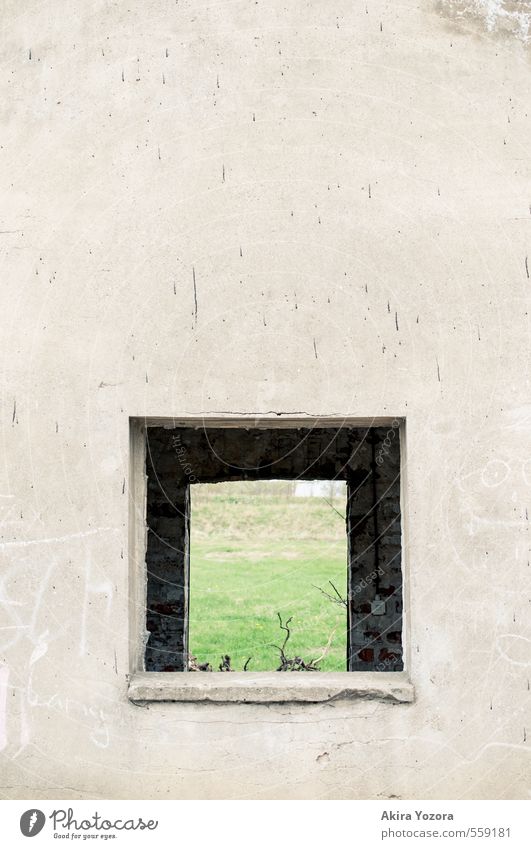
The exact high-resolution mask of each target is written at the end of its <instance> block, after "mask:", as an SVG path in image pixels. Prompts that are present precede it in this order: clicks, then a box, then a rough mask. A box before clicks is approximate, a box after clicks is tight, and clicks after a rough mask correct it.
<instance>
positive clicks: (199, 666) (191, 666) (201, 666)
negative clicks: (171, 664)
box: [188, 654, 212, 672]
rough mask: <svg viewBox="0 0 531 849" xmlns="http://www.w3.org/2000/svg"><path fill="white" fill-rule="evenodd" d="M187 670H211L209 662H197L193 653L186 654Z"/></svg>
mask: <svg viewBox="0 0 531 849" xmlns="http://www.w3.org/2000/svg"><path fill="white" fill-rule="evenodd" d="M188 672H212V667H211V665H210V663H208V662H207V663H198V662H197V657H196V656H195V655H193V654H189V655H188Z"/></svg>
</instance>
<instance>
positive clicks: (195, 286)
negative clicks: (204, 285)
mask: <svg viewBox="0 0 531 849" xmlns="http://www.w3.org/2000/svg"><path fill="white" fill-rule="evenodd" d="M192 278H193V281H194V327H197V285H196V282H195V268H194V266H192Z"/></svg>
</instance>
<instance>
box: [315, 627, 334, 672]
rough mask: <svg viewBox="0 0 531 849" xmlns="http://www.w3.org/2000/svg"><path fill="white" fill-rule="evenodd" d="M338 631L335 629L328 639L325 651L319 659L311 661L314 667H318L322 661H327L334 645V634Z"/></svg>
mask: <svg viewBox="0 0 531 849" xmlns="http://www.w3.org/2000/svg"><path fill="white" fill-rule="evenodd" d="M336 631H337V628H334V629H333V631H332V633H331V634H330V636H329V637H328V642H327V644H326V646H325V647H324V649H323V653H322V654H321V655H320V656H319V657H317V658H316V659H315V660H312V661H311V664H312V666H317V664H318V663H320V662H321V661H322V660H324V659H325V657H326V655H327V654H328V652H329V651H330V646H331V645H332V640H333V639H334V634H335V633H336Z"/></svg>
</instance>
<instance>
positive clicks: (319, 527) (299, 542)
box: [189, 484, 347, 671]
mask: <svg viewBox="0 0 531 849" xmlns="http://www.w3.org/2000/svg"><path fill="white" fill-rule="evenodd" d="M262 489H263V488H262ZM270 491H271V490H270ZM248 492H249V489H247V490H246V488H245V485H244V484H213V485H202V486H195V487H192V514H191V517H192V520H191V564H190V588H191V591H190V641H189V645H190V652H191V654H193V655H195V656H196V657H197V658H198V661H199V662H201V663H203V662H205V661H209V662H210V663H211V664H212V666H213V668H214V669H216V670H217V668H218V665H219V663H220V659H221V655H224V654H229V655H230V657H231V659H232V667H233V668H234V669H242V668H243V665H244V663H245V661H246V660H247V658H249V657H251V661H250V662H249V665H248V669H249V670H250V671H264V670H274V669H276V668H277V666H278V663H279V652H278V649H275V648H274V647H272V645H271V644H272V643H275V644H277V645H282V642H283V639H284V636H285V634H284V632H282V631H281V630H280V628H279V622H278V617H277V612H278V613H280V614H281V616H282V619H283V620H284V621H285V620H286V619H288V618H289V617H290V616H291V617H292V621H291V625H290V628H291V638H290V641H289V643H288V645H287V647H286V655H287V656H289V657H293V656H294V655H299V656H301V657H302V658H303V659H304V660H305V661H309V660H312V659H315V658H317V657H319V655H321V654H322V652H323V649H324V647H325V646H326V644H327V642H328V640H329V638H330V636H331V635H332V634H333V638H332V642H331V645H330V649H329V651H328V653H327V655H326V657H325V658H324V660H323V661H322V662H321V663H320V664H319V665H320V667H321V669H322V670H323V671H332V670H344V669H345V655H346V611H345V608H344V607H342V606H339V605H336V604H333V603H332V602H331V601H329V600H328V599H326V598H325V597H324V596H323V595H322V594H321V593H320V592H319V590H318V589H316V588H315V587H323V588H325V589H327V588H328V589H330V587H327V586H326V585H327V582H328V581H333V583H334V584H335V586H336V587H337V588H338V590H339V591H340V592H341V593H342V594H343V595H344V594H345V593H346V571H347V570H346V538H345V528H344V522H343V520H342V519H341V517H340V516H339V515H338V514H337V513H336V512H335V511H334V510H333V509H332V507H330V506H329V505H328V504H327V503H326V501H325V500H324V499H321V498H295V497H288V496H286V495H279V494H278V489H277V493H276V494H271V495H269V494H267V489H266V491H265V492H264V491H262V493H258V494H254V495H249V494H247V493H248ZM273 492H274V488H273ZM334 506H335V507H336V509H337V510H338V511H339V512H340V513H344V503H342V502H341V499H339V498H337V497H336V499H335V503H334Z"/></svg>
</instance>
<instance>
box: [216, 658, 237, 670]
mask: <svg viewBox="0 0 531 849" xmlns="http://www.w3.org/2000/svg"><path fill="white" fill-rule="evenodd" d="M219 671H220V672H235V670H234V669H232V668H231V665H230V655H228V654H224V655H223V657H222V658H221V663H220V664H219Z"/></svg>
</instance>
